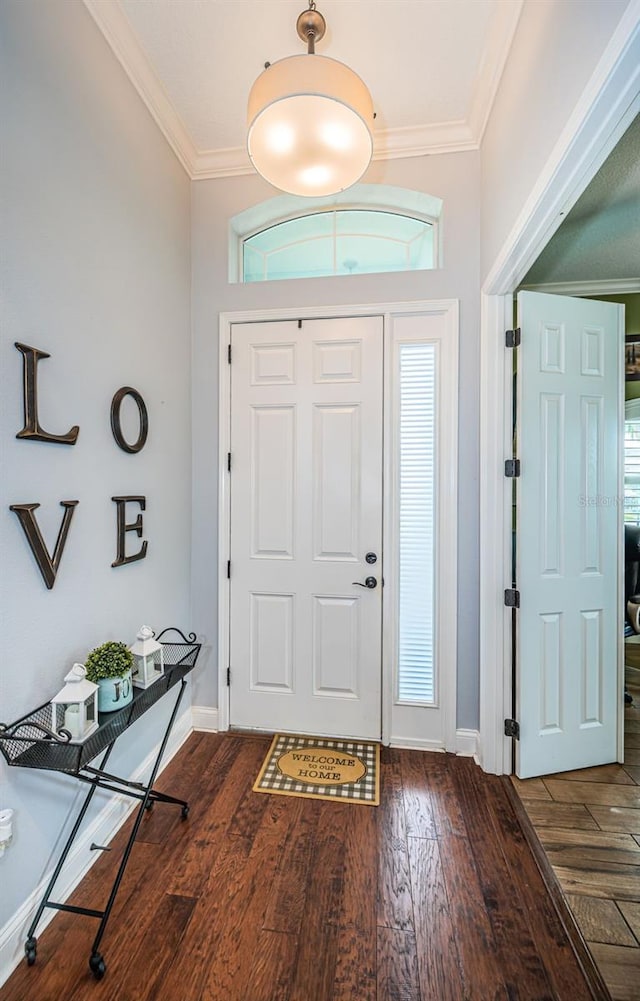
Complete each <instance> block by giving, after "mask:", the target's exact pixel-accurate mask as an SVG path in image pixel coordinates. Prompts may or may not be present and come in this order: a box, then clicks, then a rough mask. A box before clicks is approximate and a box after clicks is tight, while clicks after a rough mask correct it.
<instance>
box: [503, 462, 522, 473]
mask: <svg viewBox="0 0 640 1001" xmlns="http://www.w3.org/2000/svg"><path fill="white" fill-rule="evenodd" d="M504 475H505V476H509V477H518V476H520V459H505V461H504Z"/></svg>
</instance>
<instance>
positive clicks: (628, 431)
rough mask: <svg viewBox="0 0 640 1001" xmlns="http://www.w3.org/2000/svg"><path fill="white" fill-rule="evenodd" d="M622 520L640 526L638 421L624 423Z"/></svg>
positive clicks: (639, 421) (639, 442)
mask: <svg viewBox="0 0 640 1001" xmlns="http://www.w3.org/2000/svg"><path fill="white" fill-rule="evenodd" d="M624 520H625V522H626V523H627V524H629V525H640V420H631V421H625V423H624Z"/></svg>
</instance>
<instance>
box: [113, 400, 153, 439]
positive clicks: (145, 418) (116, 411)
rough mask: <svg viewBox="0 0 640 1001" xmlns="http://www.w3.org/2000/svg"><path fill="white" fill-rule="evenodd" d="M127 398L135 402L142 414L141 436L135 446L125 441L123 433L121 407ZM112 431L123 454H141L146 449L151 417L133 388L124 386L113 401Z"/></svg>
mask: <svg viewBox="0 0 640 1001" xmlns="http://www.w3.org/2000/svg"><path fill="white" fill-rule="evenodd" d="M125 396H130V397H131V398H132V399H134V400H135V402H136V405H137V407H138V413H139V414H140V434H139V435H138V439H137V441H135V442H134V443H133V445H130V444H129V442H128V441H127V440H126V439H125V437H124V435H123V433H122V426H121V424H120V407H121V405H122V401H123V400H124V398H125ZM111 430H112V432H113V437H114V438H115V440H116V444H117V445H118V446H119V447H120V448H121V449H122V451H123V452H140V451H141V450H142V449H143V448H144V445H145V442H146V440H147V435H148V433H149V415H148V413H147V408H146V405H145V402H144V400H143V399H142V397H141V395H140V393H139V392H138V390H137V389H132V388H131V386H123V387H122V389H119V390H118V392H117V393H116V395H115V396H114V397H113V399H112V401H111Z"/></svg>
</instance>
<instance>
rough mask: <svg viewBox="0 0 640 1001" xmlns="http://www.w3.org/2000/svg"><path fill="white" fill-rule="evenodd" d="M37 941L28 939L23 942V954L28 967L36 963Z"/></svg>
mask: <svg viewBox="0 0 640 1001" xmlns="http://www.w3.org/2000/svg"><path fill="white" fill-rule="evenodd" d="M37 941H38V940H37V939H35V938H28V939H27V941H26V942H25V946H24V954H25V956H26V957H27V965H28V966H33V964H34V963H35V961H36V953H37V951H38V950H37V948H36V945H37Z"/></svg>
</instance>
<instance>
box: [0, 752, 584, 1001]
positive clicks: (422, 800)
mask: <svg viewBox="0 0 640 1001" xmlns="http://www.w3.org/2000/svg"><path fill="white" fill-rule="evenodd" d="M268 746H269V740H268V739H266V738H261V737H260V738H254V737H245V736H237V735H228V734H225V735H218V734H193V735H192V736H191V737H190V738H189V740H188V741H187V743H186V744H185V745H184V747H183V748H182V749H181V751H180V752H179V754H178V755H177V756H176V757H175V758H174V760H173V761H172V762H171V763H170V765H169V766H168V768H167V769H166V771H165V772H164V773H163V775H162V776H161V780H160V782H159V783H158V786H159V787H160V788H163V789H164V790H165V791H167V792H169V793H173V794H175V795H179V796H182V795H184V796H185V797H186V798H188V799H189V801H190V804H191V813H190V816H189V818H188V820H186V821H181V819H180V811H179V810H177V809H175V808H173V807H170V806H166V805H162V804H158V805H157V806H156V807H155V809H154V810H153V811H152V812H151V813H149V814H148V815H147V816H146V817H145V819H144V821H143V824H142V828H141V835H140V838H139V841H138V842H137V843H136V846H135V848H134V851H133V854H132V857H131V861H130V864H129V868H128V870H127V873H126V876H125V878H124V880H123V883H122V887H121V890H120V894H119V897H118V900H117V903H116V907H115V909H114V912H113V914H112V917H111V921H110V924H109V926H108V928H107V932H106V935H105V937H104V939H103V943H102V952H103V955H104V958H105V961H106V964H107V973H106V975H105V977H104V979H103V980H101V981H99V982H97V981H95V980H94V979H93V977H92V975H91V973H90V971H89V968H88V957H89V951H90V947H91V942H92V938H93V935H94V934H95V921H94V920H93V919H91V918H86V917H78V916H76V915H71V914H65V913H60V914H58V915H57V916H56V918H55V919H54V921H53V922H52V924H51V925H50V926H49V928H47V929H46V931H45V932H44V933H43V934H42V935H41V936H40V938H39V942H38V960H37V963H36V965H35V966H33V967H31V968H29V967H27V966H26V964H25V963H23V964H21V966H20V968H19V969H18V970H16V972H15V973H14V974H13V976H12V977H11V978H10V980H9V981H8V982H7V983H6V984H5V986H4V988H2V990H1V991H0V996H1V997H2V999H3V1001H60V999H61V998H64V999H65V1001H89V999H91V1001H93V999H96V1001H98V999H99V1001H223V999H224V1001H552V999H556V1001H589V999H591V998H592V994H591V992H590V990H589V989H588V986H587V984H586V981H585V979H584V977H583V975H582V973H581V969H580V967H579V964H578V961H577V960H576V958H575V955H574V953H573V951H572V949H571V947H570V945H569V943H568V940H567V938H566V936H565V933H564V931H563V928H562V925H561V923H560V920H559V919H558V917H557V914H556V911H555V909H554V907H553V904H552V902H551V899H550V897H549V896H548V894H547V892H546V890H545V888H544V884H543V882H542V879H541V876H540V874H539V871H538V869H537V866H536V863H535V861H534V858H533V856H532V854H531V852H530V850H529V848H528V846H527V843H526V840H525V838H524V836H523V833H522V830H521V828H520V825H519V823H518V821H517V819H516V815H515V813H514V811H513V808H512V805H511V802H510V799H509V796H508V795H507V792H506V784H505V782H504V781H503V780H501V779H499V778H497V777H495V776H488V775H484V774H483V773H482V771H481V770H480V769H479V768H478V767H477V766H476V765H475V764H474V763H473V761H471V760H470V759H466V758H456V757H454V756H452V755H444V754H424V753H421V752H418V751H398V750H383V755H382V760H383V764H382V768H383V772H382V802H381V805H380V807H378V808H375V807H367V806H356V805H350V804H340V803H333V802H322V801H317V800H308V799H292V798H288V797H278V796H268V795H258V794H255V793H253V792H252V791H251V785H252V783H253V780H254V778H255V775H256V773H257V771H258V768H259V765H260V762H261V760H262V758H263V756H264V754H265V753H266V751H267V748H268ZM123 843H124V833H123V832H120V834H119V835H118V837H117V839H116V840H115V841H114V842H113V847H114V851H112V852H109V853H105V854H104V855H103V856H102V857H101V858H100V860H99V861H98V862H97V863H96V865H95V866H94V867H93V869H92V870H91V872H90V873H89V874H88V876H87V877H86V878H85V880H84V881H83V883H82V884H81V886H80V887H79V888H78V890H77V891H76V893H75V895H74V902H76V903H82V904H84V905H85V906H87V907H94V908H96V907H100V906H101V905H102V903H103V901H104V898H105V890H106V889H107V888H108V887H109V885H110V881H111V879H112V874H113V872H114V869H115V867H116V865H117V861H118V860H117V858H116V855H117V849H118V848H121V847H122V845H123Z"/></svg>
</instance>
